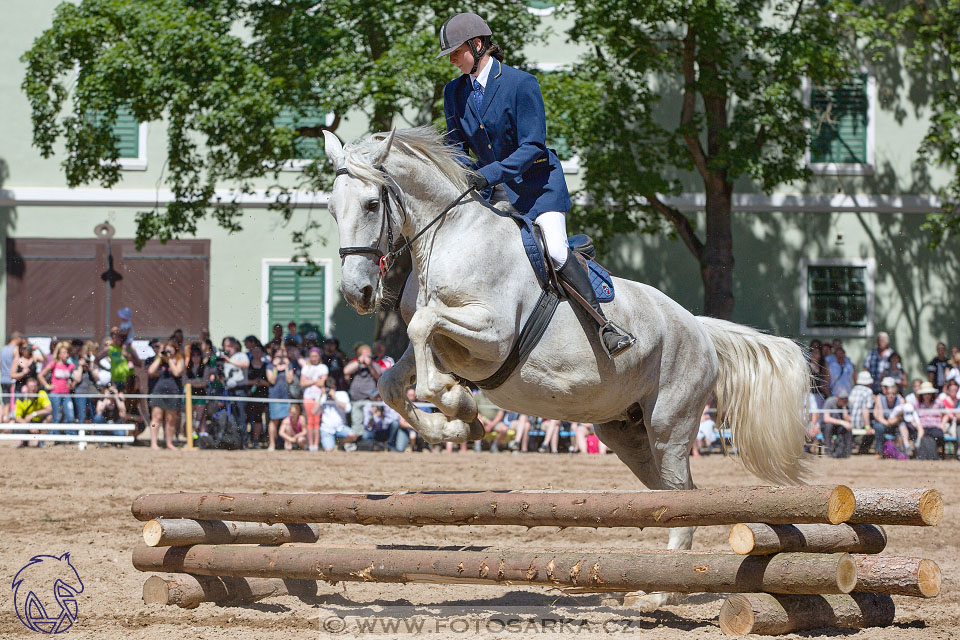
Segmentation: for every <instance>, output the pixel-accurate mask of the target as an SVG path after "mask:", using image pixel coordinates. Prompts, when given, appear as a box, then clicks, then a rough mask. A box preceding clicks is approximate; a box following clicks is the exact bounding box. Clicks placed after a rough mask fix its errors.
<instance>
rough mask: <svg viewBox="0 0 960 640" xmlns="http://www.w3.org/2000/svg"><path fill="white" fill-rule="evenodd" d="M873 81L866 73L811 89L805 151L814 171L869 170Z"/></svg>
mask: <svg viewBox="0 0 960 640" xmlns="http://www.w3.org/2000/svg"><path fill="white" fill-rule="evenodd" d="M875 90H876V89H875V84H874V82H873V80H872V79H871V78H870V77H869V76H868V75H867V74H865V73H864V74H860V75H859V76H857V77H856V78H853V79H852V80H851V81H850V82H849V83H847V84H845V85H843V86H840V87H835V88H833V89H823V88H813V89H811V91H810V106H811V107H812V108H813V109H814V111H815V112H816V114H817V116H816V117H815V118H814V120H813V121H812V122H811V123H810V124H811V140H810V149H809V153H808V162H809V164H810V167H811V168H812V169H813V170H814V171H816V172H817V173H826V174H863V173H869V172H872V170H873V103H874V97H875V96H874V93H875Z"/></svg>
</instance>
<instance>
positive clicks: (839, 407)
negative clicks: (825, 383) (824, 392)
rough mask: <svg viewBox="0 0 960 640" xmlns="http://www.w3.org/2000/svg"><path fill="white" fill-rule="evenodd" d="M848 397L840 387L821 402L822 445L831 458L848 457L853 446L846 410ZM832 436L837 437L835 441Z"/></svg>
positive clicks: (845, 391) (850, 426)
mask: <svg viewBox="0 0 960 640" xmlns="http://www.w3.org/2000/svg"><path fill="white" fill-rule="evenodd" d="M849 399H850V394H849V392H848V391H847V390H846V389H840V391H838V392H837V394H836V395H834V396H831V397H829V398H827V399H826V401H825V402H824V403H823V411H824V413H823V425H822V426H821V431H822V432H823V446H824V447H826V449H827V451H828V452H829V454H830V457H832V458H849V457H850V451H851V449H852V448H853V431H852V429H853V426H852V425H851V424H850V414H849V412H848V411H847V407H848V404H849ZM834 436H836V437H837V441H836V443H834V442H833V437H834Z"/></svg>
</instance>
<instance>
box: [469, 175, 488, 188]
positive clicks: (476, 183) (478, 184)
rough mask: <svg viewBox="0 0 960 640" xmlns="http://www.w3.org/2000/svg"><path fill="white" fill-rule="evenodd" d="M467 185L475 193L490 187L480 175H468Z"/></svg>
mask: <svg viewBox="0 0 960 640" xmlns="http://www.w3.org/2000/svg"><path fill="white" fill-rule="evenodd" d="M467 184H468V185H469V186H470V188H471V189H473V190H475V191H481V190H483V189H486V188H487V187H488V186H490V183H489V182H487V179H486V178H484V177H483V174H482V173H473V174H470V177H469V178H467Z"/></svg>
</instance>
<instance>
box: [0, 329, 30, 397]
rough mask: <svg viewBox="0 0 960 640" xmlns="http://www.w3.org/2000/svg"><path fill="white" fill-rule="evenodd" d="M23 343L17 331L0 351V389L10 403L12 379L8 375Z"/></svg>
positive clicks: (21, 336)
mask: <svg viewBox="0 0 960 640" xmlns="http://www.w3.org/2000/svg"><path fill="white" fill-rule="evenodd" d="M25 342H26V340H24V339H23V335H22V334H21V333H20V332H19V331H14V332H13V333H11V334H10V341H9V342H7V344H5V345H4V346H3V348H2V349H0V389H2V393H4V394H10V396H9V397H10V401H11V402H12V401H13V384H14V379H13V378H11V377H10V373H11V372H12V371H13V362H14V360H16V358H17V357H18V356H19V352H20V345H21V344H23V343H25ZM5 397H6V396H5Z"/></svg>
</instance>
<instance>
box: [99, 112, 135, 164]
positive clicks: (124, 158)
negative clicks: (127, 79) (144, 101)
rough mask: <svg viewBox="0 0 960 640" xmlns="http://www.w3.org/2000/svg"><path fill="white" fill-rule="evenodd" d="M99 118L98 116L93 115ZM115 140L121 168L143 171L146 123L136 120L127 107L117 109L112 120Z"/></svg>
mask: <svg viewBox="0 0 960 640" xmlns="http://www.w3.org/2000/svg"><path fill="white" fill-rule="evenodd" d="M94 117H95V118H96V119H99V116H94ZM112 129H113V136H114V138H116V140H117V153H118V154H119V159H118V161H117V162H118V164H119V165H120V168H122V169H128V170H131V171H143V170H145V169H146V168H147V123H146V122H138V121H137V119H136V118H135V117H134V115H133V112H132V111H130V109H129V108H128V107H120V108H119V109H117V119H116V120H114V122H113V128H112Z"/></svg>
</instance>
